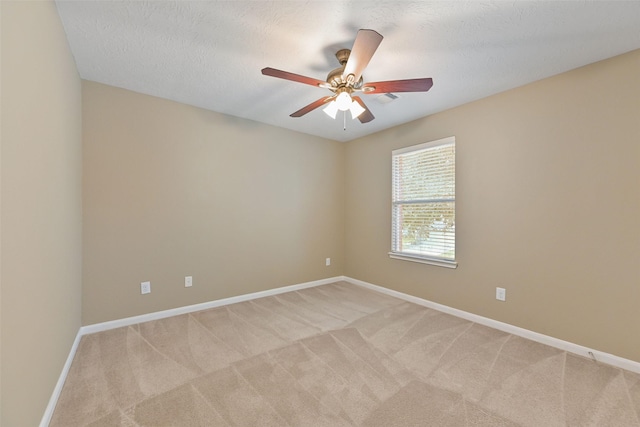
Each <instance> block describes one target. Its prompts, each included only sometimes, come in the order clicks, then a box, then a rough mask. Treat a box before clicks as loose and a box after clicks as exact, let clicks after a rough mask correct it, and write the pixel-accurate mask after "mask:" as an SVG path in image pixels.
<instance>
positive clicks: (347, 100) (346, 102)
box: [334, 92, 353, 111]
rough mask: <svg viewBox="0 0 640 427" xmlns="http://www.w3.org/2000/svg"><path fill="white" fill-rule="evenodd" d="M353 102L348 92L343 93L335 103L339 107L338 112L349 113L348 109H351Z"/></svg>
mask: <svg viewBox="0 0 640 427" xmlns="http://www.w3.org/2000/svg"><path fill="white" fill-rule="evenodd" d="M352 102H353V100H352V99H351V96H350V95H349V93H348V92H341V93H340V95H338V96H337V97H336V100H335V101H334V103H335V104H336V107H338V110H340V111H347V110H348V109H350V108H351V103H352Z"/></svg>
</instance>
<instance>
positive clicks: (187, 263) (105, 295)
mask: <svg viewBox="0 0 640 427" xmlns="http://www.w3.org/2000/svg"><path fill="white" fill-rule="evenodd" d="M83 140H84V148H83V149H84V153H83V156H84V181H83V182H84V189H83V206H84V215H85V216H84V219H85V220H84V228H83V250H84V260H83V309H82V311H83V316H82V321H83V324H92V323H96V322H102V321H107V320H112V319H119V318H123V317H128V316H133V315H140V314H144V313H148V312H154V311H158V310H165V309H170V308H175V307H180V306H185V305H190V304H195V303H201V302H206V301H211V300H216V299H220V298H225V297H230V296H236V295H241V294H246V293H251V292H256V291H261V290H266V289H271V288H275V287H279V286H284V285H292V284H297V283H303V282H307V281H313V280H318V279H324V278H327V277H333V276H336V275H341V274H342V273H343V251H344V237H343V236H344V225H343V221H344V211H343V206H344V203H343V201H344V199H343V195H344V191H343V183H344V144H342V143H339V142H335V141H329V140H325V139H321V138H317V137H311V136H308V135H304V134H300V133H296V132H291V131H288V130H283V129H279V128H275V127H271V126H267V125H264V124H260V123H257V122H252V121H248V120H243V119H239V118H234V117H230V116H226V115H222V114H218V113H213V112H210V111H205V110H201V109H197V108H194V107H189V106H186V105H183V104H179V103H175V102H170V101H166V100H162V99H159V98H154V97H150V96H146V95H141V94H138V93H134V92H130V91H126V90H122V89H117V88H114V87H110V86H105V85H101V84H98V83H94V82H87V81H85V82H83ZM327 257H330V258H331V259H332V264H331V266H329V267H326V266H325V258H327ZM187 275H191V276H193V281H194V285H193V287H192V288H185V287H184V277H185V276H187ZM147 280H149V281H151V289H152V292H151V294H148V295H141V294H140V282H142V281H147Z"/></svg>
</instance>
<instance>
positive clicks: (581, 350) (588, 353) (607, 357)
mask: <svg viewBox="0 0 640 427" xmlns="http://www.w3.org/2000/svg"><path fill="white" fill-rule="evenodd" d="M343 280H345V281H347V282H349V283H352V284H354V285H358V286H362V287H365V288H367V289H371V290H373V291H377V292H380V293H383V294H386V295H389V296H392V297H396V298H399V299H402V300H405V301H409V302H412V303H415V304H418V305H422V306H424V307H427V308H432V309H434V310H438V311H441V312H443V313H447V314H451V315H453V316H456V317H460V318H462V319H465V320H469V321H471V322H474V323H478V324H480V325H484V326H488V327H490V328H494V329H498V330H500V331H503V332H507V333H509V334H512V335H517V336H519V337H522V338H526V339H529V340H531V341H535V342H539V343H541V344H546V345H548V346H551V347H555V348H558V349H560V350H564V351H568V352H569V353H573V354H577V355H580V356H585V357H588V358H593V357H595V359H596V360H597V361H598V362H602V363H606V364H607V365H611V366H615V367H617V368H621V369H625V370H627V371H631V372H635V373H638V374H640V362H636V361H633V360H629V359H625V358H623V357H619V356H615V355H613V354H609V353H605V352H602V351H598V350H594V349H591V348H588V347H584V346H581V345H578V344H574V343H572V342H569V341H564V340H561V339H558V338H554V337H550V336H548V335H544V334H540V333H538V332H533V331H530V330H528V329H524V328H520V327H518V326H514V325H511V324H508V323H503V322H500V321H498V320H493V319H490V318H488V317H483V316H479V315H477V314H473V313H469V312H466V311H462V310H458V309H457V308H452V307H449V306H446V305H442V304H438V303H435V302H432V301H429V300H425V299H422V298H419V297H415V296H413V295H408V294H405V293H402V292H398V291H394V290H392V289H388V288H385V287H383V286H378V285H374V284H372V283H368V282H364V281H362V280H358V279H352V278H350V277H344V278H343Z"/></svg>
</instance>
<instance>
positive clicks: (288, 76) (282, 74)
mask: <svg viewBox="0 0 640 427" xmlns="http://www.w3.org/2000/svg"><path fill="white" fill-rule="evenodd" d="M262 74H264V75H265V76H271V77H277V78H279V79H285V80H291V81H293V82H298V83H304V84H307V85H311V86H317V87H327V86H328V84H327V82H325V81H322V80H318V79H314V78H312V77H306V76H301V75H300V74H294V73H289V72H287V71H282V70H276V69H275V68H270V67H267V68H263V69H262Z"/></svg>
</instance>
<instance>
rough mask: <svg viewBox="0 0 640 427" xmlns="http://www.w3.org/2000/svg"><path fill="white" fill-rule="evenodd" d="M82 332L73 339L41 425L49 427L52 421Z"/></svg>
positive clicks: (41, 426)
mask: <svg viewBox="0 0 640 427" xmlns="http://www.w3.org/2000/svg"><path fill="white" fill-rule="evenodd" d="M81 337H82V335H80V332H79V331H78V333H77V334H76V339H75V340H73V344H72V345H71V351H69V356H67V361H66V362H65V363H64V366H63V367H62V372H61V373H60V377H59V378H58V382H57V383H56V386H55V387H54V389H53V393H52V394H51V398H50V399H49V403H48V404H47V407H46V409H45V410H44V414H43V415H42V419H41V420H40V427H47V426H48V425H49V423H50V422H51V417H52V416H53V411H54V410H55V409H56V405H57V403H58V398H59V397H60V393H61V392H62V387H63V386H64V382H65V381H66V379H67V375H68V374H69V369H71V363H72V362H73V358H74V357H75V355H76V351H77V350H78V344H80V338H81Z"/></svg>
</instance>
